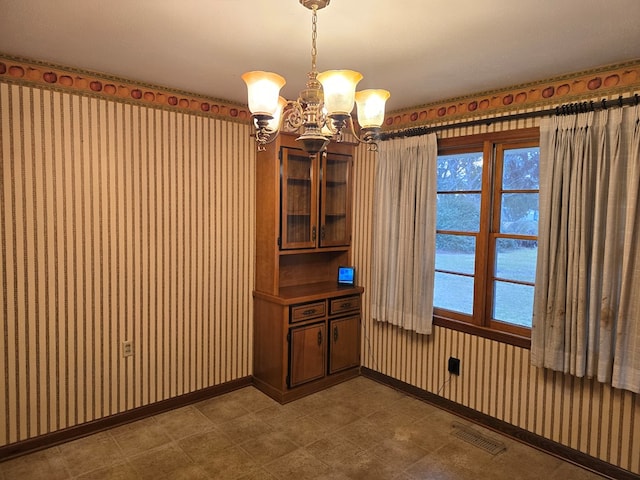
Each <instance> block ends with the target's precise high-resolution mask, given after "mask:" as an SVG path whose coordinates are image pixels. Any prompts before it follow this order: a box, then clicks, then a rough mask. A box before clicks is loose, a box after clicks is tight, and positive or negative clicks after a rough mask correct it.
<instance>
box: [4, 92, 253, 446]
mask: <svg viewBox="0 0 640 480" xmlns="http://www.w3.org/2000/svg"><path fill="white" fill-rule="evenodd" d="M0 119H1V122H2V123H1V125H0V154H1V156H2V162H1V164H0V184H1V187H2V189H1V192H0V247H1V251H0V255H1V256H2V259H1V262H2V263H1V266H0V292H1V294H0V310H1V311H2V314H1V315H0V375H2V380H1V381H0V445H7V444H11V443H13V442H17V441H20V440H25V439H28V438H32V437H35V436H38V435H42V434H45V433H50V432H54V431H56V430H60V429H64V428H67V427H70V426H74V425H78V424H81V423H84V422H88V421H91V420H95V419H100V418H103V417H106V416H109V415H112V414H115V413H120V412H123V411H126V410H130V409H132V408H136V407H139V406H143V405H148V404H151V403H154V402H158V401H160V400H164V399H168V398H172V397H176V396H178V395H181V394H184V393H189V392H193V391H196V390H199V389H202V388H205V387H209V386H215V385H219V384H222V383H224V382H228V381H231V380H235V379H238V378H242V377H246V376H249V375H251V372H252V352H251V341H250V339H251V337H252V326H251V325H252V297H251V291H252V285H253V269H254V265H253V257H254V255H253V251H254V250H253V241H254V231H253V230H254V226H253V225H254V222H253V217H254V214H253V212H254V202H255V199H254V183H255V178H254V161H255V155H254V149H255V147H254V145H253V140H252V139H251V137H250V136H249V126H248V125H246V124H241V123H233V122H230V121H227V120H220V119H216V118H212V117H207V116H204V115H198V114H194V113H184V112H180V111H176V110H169V109H162V108H161V107H153V106H144V105H136V104H133V103H127V102H126V101H117V100H110V99H104V98H99V97H92V96H90V95H81V94H75V93H65V92H63V91H59V90H52V89H46V88H39V87H34V86H28V85H19V84H11V83H0ZM125 340H128V341H132V342H133V351H134V354H133V356H130V357H124V356H123V351H122V342H123V341H125Z"/></svg>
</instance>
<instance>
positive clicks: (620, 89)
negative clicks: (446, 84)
mask: <svg viewBox="0 0 640 480" xmlns="http://www.w3.org/2000/svg"><path fill="white" fill-rule="evenodd" d="M0 80H5V81H9V82H17V83H29V84H36V85H38V84H39V85H42V86H46V87H49V88H55V89H59V90H63V91H65V90H66V91H72V92H76V93H86V94H90V95H96V96H103V97H107V98H111V99H120V100H124V101H131V102H135V103H142V104H149V105H150V106H155V107H158V106H159V107H165V108H170V109H179V110H187V111H190V112H193V113H199V114H202V115H207V116H213V117H221V118H224V119H228V120H235V121H240V122H249V121H250V118H251V113H250V112H249V109H248V108H247V106H246V105H240V104H235V103H233V102H228V101H225V100H220V99H215V98H211V97H206V96H197V95H194V94H191V93H188V92H183V91H180V90H175V89H170V88H166V87H161V86H156V85H150V84H145V83H141V82H135V81H132V80H126V79H122V78H118V77H114V76H110V75H106V74H100V73H95V72H90V71H86V70H80V69H75V68H69V67H63V66H59V65H53V64H49V63H46V62H40V61H36V60H29V59H24V58H18V57H12V56H8V55H2V54H0ZM638 90H640V59H638V60H633V61H629V62H625V63H620V64H615V65H609V66H603V67H600V68H597V69H594V70H589V71H585V72H580V73H573V74H567V75H564V76H562V77H557V78H553V79H549V80H543V81H539V82H533V83H527V84H523V85H517V86H514V87H509V88H506V89H501V90H495V91H489V92H483V93H479V94H473V95H469V96H464V97H458V98H453V99H449V100H443V101H439V102H435V103H430V104H426V105H421V106H416V107H411V108H408V109H403V110H398V111H395V112H389V113H388V115H387V116H386V119H385V123H384V126H383V129H384V130H398V129H404V128H412V127H416V126H420V125H427V124H431V123H442V122H449V121H455V120H459V119H461V118H473V117H480V116H483V115H492V114H498V113H500V112H505V111H510V112H513V111H514V110H518V111H524V110H527V109H535V108H536V107H541V106H546V105H553V104H556V105H557V104H561V103H571V102H575V101H580V100H584V99H593V98H596V97H598V96H600V95H601V96H603V97H604V96H611V95H615V94H617V93H619V94H620V95H623V94H628V93H633V92H635V91H638Z"/></svg>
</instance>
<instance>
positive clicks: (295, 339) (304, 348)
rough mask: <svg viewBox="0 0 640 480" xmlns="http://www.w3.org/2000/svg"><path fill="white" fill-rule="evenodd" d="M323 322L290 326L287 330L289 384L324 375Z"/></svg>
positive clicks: (296, 383)
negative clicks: (305, 325)
mask: <svg viewBox="0 0 640 480" xmlns="http://www.w3.org/2000/svg"><path fill="white" fill-rule="evenodd" d="M325 339H326V335H325V324H324V323H319V324H314V325H309V326H307V327H298V328H292V329H291V330H290V332H289V351H290V352H291V355H290V360H289V370H290V374H289V386H290V387H295V386H296V385H300V384H302V383H305V382H310V381H312V380H316V379H318V378H322V377H324V375H325V362H326V358H327V357H326V356H325V352H326V350H327V347H326V346H325Z"/></svg>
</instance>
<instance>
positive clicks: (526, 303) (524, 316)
mask: <svg viewBox="0 0 640 480" xmlns="http://www.w3.org/2000/svg"><path fill="white" fill-rule="evenodd" d="M493 293H494V296H495V298H494V302H493V318H494V319H495V320H500V321H501V322H505V323H511V324H514V325H522V326H523V327H527V328H531V318H532V317H533V287H532V286H530V285H520V284H517V283H507V282H495V284H494V292H493Z"/></svg>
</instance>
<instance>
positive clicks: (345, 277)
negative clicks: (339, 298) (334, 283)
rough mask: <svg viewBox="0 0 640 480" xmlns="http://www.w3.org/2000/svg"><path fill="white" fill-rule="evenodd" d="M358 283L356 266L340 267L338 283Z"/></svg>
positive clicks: (351, 284)
mask: <svg viewBox="0 0 640 480" xmlns="http://www.w3.org/2000/svg"><path fill="white" fill-rule="evenodd" d="M355 284H356V269H355V267H338V285H350V286H353V285H355Z"/></svg>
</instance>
